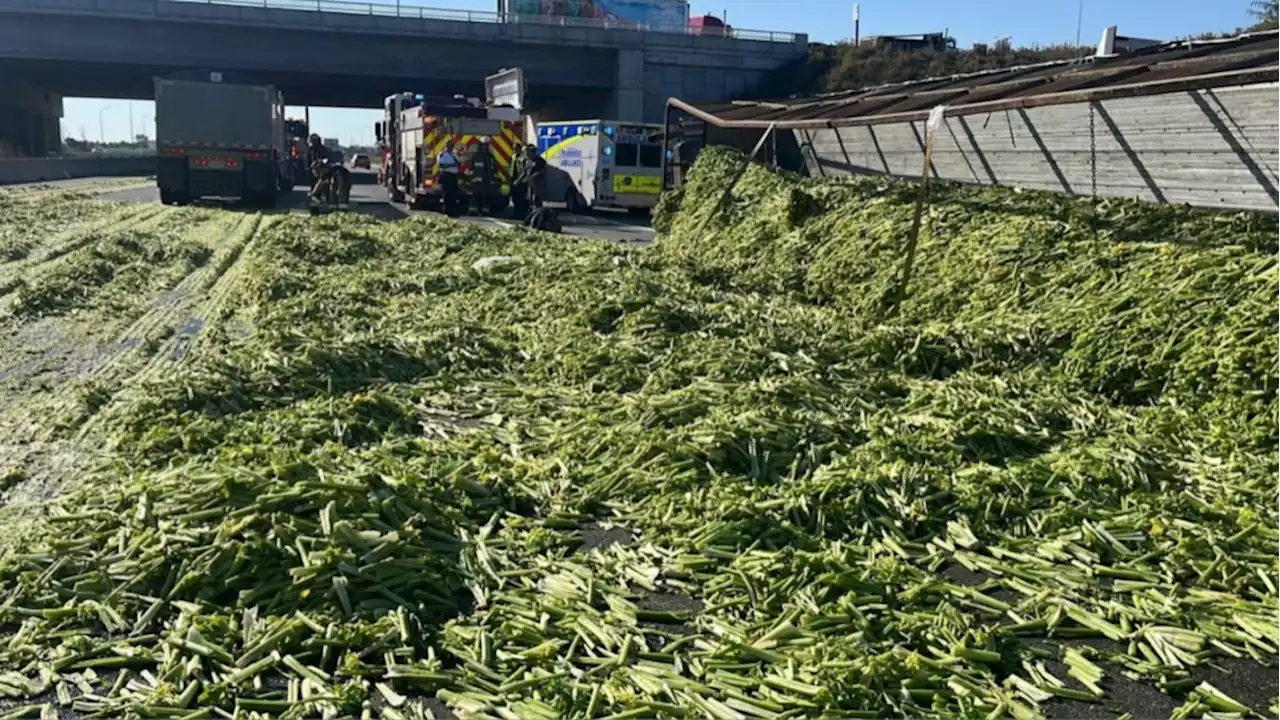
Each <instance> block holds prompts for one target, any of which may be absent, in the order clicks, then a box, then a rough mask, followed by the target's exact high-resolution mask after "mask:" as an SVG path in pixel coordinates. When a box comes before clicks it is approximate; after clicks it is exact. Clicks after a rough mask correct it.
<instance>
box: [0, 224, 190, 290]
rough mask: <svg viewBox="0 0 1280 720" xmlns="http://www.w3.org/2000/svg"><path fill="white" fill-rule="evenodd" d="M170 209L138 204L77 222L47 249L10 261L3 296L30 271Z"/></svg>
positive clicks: (2, 279)
mask: <svg viewBox="0 0 1280 720" xmlns="http://www.w3.org/2000/svg"><path fill="white" fill-rule="evenodd" d="M169 212H170V208H167V207H164V206H158V207H157V206H152V205H145V206H138V207H136V208H133V207H131V208H129V210H128V211H127V212H126V213H125V214H124V215H123V216H121V217H113V218H110V219H107V220H105V221H98V222H93V223H88V224H84V225H75V226H72V227H71V228H70V229H68V230H65V231H63V232H61V233H58V234H57V235H55V236H53V237H52V238H50V239H49V242H48V243H46V244H45V245H44V247H43V252H41V251H39V250H37V251H36V252H33V253H31V255H30V256H28V257H27V258H26V259H24V260H22V261H19V262H14V263H8V264H7V265H6V266H5V267H4V270H5V272H4V273H3V274H0V296H4V295H8V294H9V293H11V292H13V291H14V290H15V289H17V287H18V285H19V284H20V283H21V282H22V278H23V276H24V275H26V274H27V273H29V272H31V271H32V270H35V269H36V268H39V267H41V266H44V265H47V264H49V263H52V262H55V261H57V260H59V259H60V258H64V257H66V256H68V255H70V254H71V253H74V252H75V251H77V250H79V249H81V248H83V247H85V246H87V245H89V244H90V243H92V242H94V241H95V240H97V239H98V238H100V237H102V236H103V235H110V234H112V233H117V232H124V231H126V230H135V229H138V228H142V227H146V226H148V225H150V224H151V223H153V222H157V223H158V222H159V221H161V220H163V219H164V218H165V217H166V216H167V215H168V214H169Z"/></svg>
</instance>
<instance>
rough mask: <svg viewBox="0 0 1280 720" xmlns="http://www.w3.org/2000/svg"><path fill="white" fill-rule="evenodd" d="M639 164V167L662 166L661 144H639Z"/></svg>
mask: <svg viewBox="0 0 1280 720" xmlns="http://www.w3.org/2000/svg"><path fill="white" fill-rule="evenodd" d="M639 164H640V167H645V168H660V167H662V146H661V145H641V146H640V163H639Z"/></svg>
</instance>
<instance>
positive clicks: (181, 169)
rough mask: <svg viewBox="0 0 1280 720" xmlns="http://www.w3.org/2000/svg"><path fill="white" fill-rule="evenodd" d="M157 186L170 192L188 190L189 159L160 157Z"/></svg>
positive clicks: (157, 165) (157, 168)
mask: <svg viewBox="0 0 1280 720" xmlns="http://www.w3.org/2000/svg"><path fill="white" fill-rule="evenodd" d="M156 187H158V188H160V189H161V190H167V191H169V192H175V193H182V194H185V193H186V192H187V159H186V158H185V157H160V158H157V160H156Z"/></svg>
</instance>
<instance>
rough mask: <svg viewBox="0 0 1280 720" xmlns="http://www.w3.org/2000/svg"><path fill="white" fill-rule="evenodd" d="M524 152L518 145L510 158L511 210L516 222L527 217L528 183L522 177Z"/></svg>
mask: <svg viewBox="0 0 1280 720" xmlns="http://www.w3.org/2000/svg"><path fill="white" fill-rule="evenodd" d="M524 152H525V146H524V145H523V144H518V145H516V146H515V151H514V155H513V156H512V158H511V209H512V212H514V213H515V216H516V219H517V220H524V219H525V218H526V217H528V216H529V183H528V181H527V179H526V178H525V176H524V164H525V163H524Z"/></svg>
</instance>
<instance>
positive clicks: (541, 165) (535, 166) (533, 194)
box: [524, 145, 547, 211]
mask: <svg viewBox="0 0 1280 720" xmlns="http://www.w3.org/2000/svg"><path fill="white" fill-rule="evenodd" d="M524 177H525V178H526V182H528V185H529V187H528V193H529V209H530V210H531V211H532V210H537V209H538V208H540V207H542V200H543V198H544V196H545V195H546V183H547V161H546V160H543V159H542V156H541V155H539V154H538V149H537V148H536V147H534V146H533V145H529V146H527V147H525V149H524Z"/></svg>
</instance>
